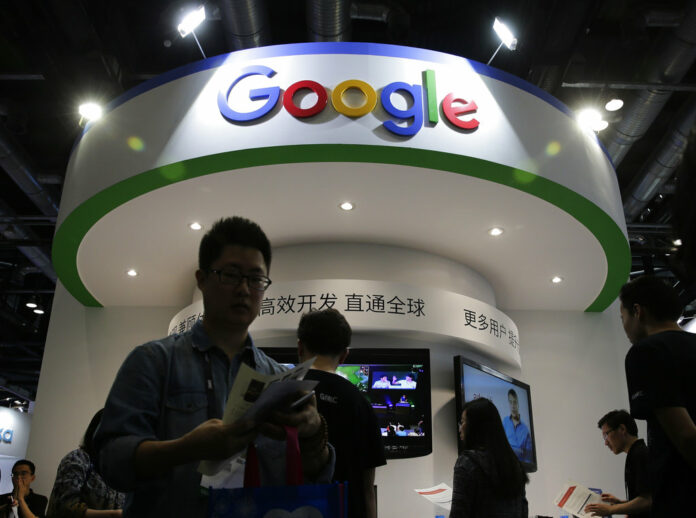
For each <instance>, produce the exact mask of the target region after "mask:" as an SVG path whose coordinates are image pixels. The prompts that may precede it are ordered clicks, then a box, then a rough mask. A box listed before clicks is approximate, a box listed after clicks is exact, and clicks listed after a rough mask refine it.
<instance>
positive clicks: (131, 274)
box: [126, 268, 138, 277]
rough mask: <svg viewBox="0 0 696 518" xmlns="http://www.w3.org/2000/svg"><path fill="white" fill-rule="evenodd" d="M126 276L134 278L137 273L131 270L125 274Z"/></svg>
mask: <svg viewBox="0 0 696 518" xmlns="http://www.w3.org/2000/svg"><path fill="white" fill-rule="evenodd" d="M126 274H128V276H129V277H136V276H137V275H138V272H137V271H135V270H134V269H133V268H131V269H130V270H128V271H127V272H126Z"/></svg>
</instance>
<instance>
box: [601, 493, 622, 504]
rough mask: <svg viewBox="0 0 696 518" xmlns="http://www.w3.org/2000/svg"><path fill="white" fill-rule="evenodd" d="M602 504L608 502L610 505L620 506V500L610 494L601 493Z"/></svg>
mask: <svg viewBox="0 0 696 518" xmlns="http://www.w3.org/2000/svg"><path fill="white" fill-rule="evenodd" d="M602 502H608V503H610V504H620V503H621V500H620V499H618V498H616V497H615V496H614V495H612V494H611V493H602Z"/></svg>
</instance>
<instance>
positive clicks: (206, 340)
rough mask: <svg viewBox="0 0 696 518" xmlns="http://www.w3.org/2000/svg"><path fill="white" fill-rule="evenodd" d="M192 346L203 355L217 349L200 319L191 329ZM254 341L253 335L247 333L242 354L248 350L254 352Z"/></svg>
mask: <svg viewBox="0 0 696 518" xmlns="http://www.w3.org/2000/svg"><path fill="white" fill-rule="evenodd" d="M191 346H192V347H193V348H194V349H198V350H199V351H201V352H202V353H205V352H208V351H209V350H210V349H211V348H213V347H215V346H214V344H213V342H212V340H211V339H210V337H209V336H208V333H206V332H205V328H204V327H203V320H202V319H199V320H198V321H196V323H195V324H194V325H193V327H192V328H191ZM254 349H255V347H254V341H253V340H252V339H251V335H250V334H248V333H247V337H246V340H245V341H244V347H243V348H242V351H241V352H244V351H246V350H251V352H252V353H253V352H254Z"/></svg>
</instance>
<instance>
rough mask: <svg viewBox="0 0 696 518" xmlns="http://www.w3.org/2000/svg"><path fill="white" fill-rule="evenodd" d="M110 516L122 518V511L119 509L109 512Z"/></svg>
mask: <svg viewBox="0 0 696 518" xmlns="http://www.w3.org/2000/svg"><path fill="white" fill-rule="evenodd" d="M111 516H112V517H113V518H121V516H123V511H122V510H121V509H114V510H113V511H111Z"/></svg>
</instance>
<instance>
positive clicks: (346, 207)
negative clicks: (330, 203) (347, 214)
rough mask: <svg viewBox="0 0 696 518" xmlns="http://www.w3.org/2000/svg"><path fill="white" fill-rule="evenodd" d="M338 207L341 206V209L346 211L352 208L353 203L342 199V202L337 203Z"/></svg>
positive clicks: (353, 206)
mask: <svg viewBox="0 0 696 518" xmlns="http://www.w3.org/2000/svg"><path fill="white" fill-rule="evenodd" d="M339 207H341V209H342V210H345V211H348V210H353V209H354V208H355V205H353V204H352V203H351V202H349V201H344V202H343V203H341V204H340V205H339Z"/></svg>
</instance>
